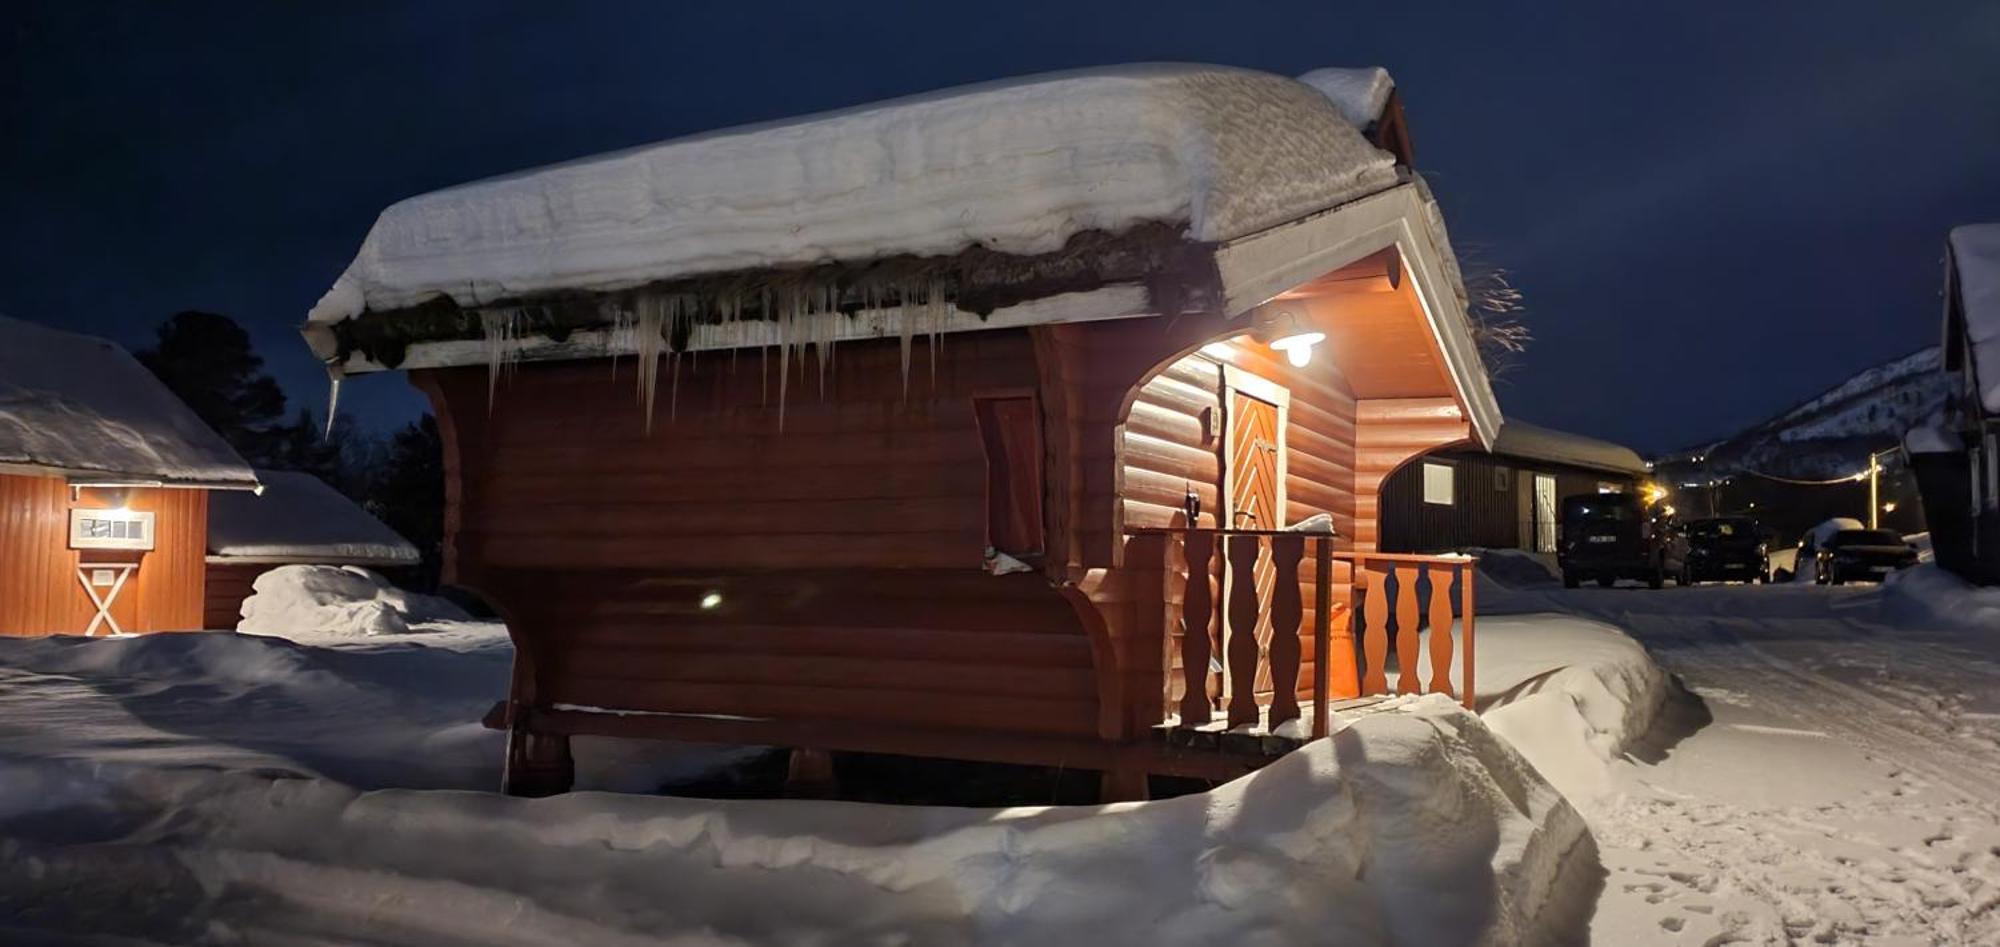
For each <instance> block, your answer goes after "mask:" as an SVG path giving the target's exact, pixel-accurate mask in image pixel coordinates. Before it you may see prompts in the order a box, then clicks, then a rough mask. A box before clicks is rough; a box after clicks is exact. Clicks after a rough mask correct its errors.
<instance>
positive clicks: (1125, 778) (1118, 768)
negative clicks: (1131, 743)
mask: <svg viewBox="0 0 2000 947" xmlns="http://www.w3.org/2000/svg"><path fill="white" fill-rule="evenodd" d="M1151 798H1152V790H1151V789H1150V788H1149V787H1148V786H1147V785H1146V768H1145V767H1143V766H1140V765H1139V764H1137V763H1131V762H1118V763H1114V764H1112V766H1111V768H1110V769H1107V770H1105V771H1104V779H1103V782H1101V783H1099V784H1098V792H1097V801H1098V802H1100V803H1103V802H1145V801H1146V800H1148V799H1151Z"/></svg>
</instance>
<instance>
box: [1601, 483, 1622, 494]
mask: <svg viewBox="0 0 2000 947" xmlns="http://www.w3.org/2000/svg"><path fill="white" fill-rule="evenodd" d="M1597 492H1599V493H1624V492H1625V485H1624V484H1622V483H1613V482H1612V481H1609V480H1599V481H1597Z"/></svg>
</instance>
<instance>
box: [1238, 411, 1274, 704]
mask: <svg viewBox="0 0 2000 947" xmlns="http://www.w3.org/2000/svg"><path fill="white" fill-rule="evenodd" d="M1278 430H1279V429H1278V406H1277V405H1275V404H1273V403H1271V402H1269V401H1266V400H1264V399H1261V398H1257V397H1254V396H1252V395H1247V394H1244V393H1243V392H1241V391H1237V390H1235V389H1231V390H1230V391H1229V457H1228V464H1227V465H1226V467H1225V468H1224V475H1225V476H1227V477H1228V479H1229V515H1230V524H1229V525H1230V526H1231V527H1233V528H1235V529H1282V528H1283V527H1284V525H1285V515H1284V511H1283V510H1280V509H1279V508H1278V493H1279V490H1278V478H1279V476H1280V474H1279V471H1280V470H1282V469H1283V465H1282V464H1281V463H1280V462H1279V460H1280V456H1281V452H1282V451H1283V449H1284V447H1283V441H1282V440H1281V439H1280V438H1279V436H1278ZM1253 572H1254V576H1253V578H1254V581H1255V582H1256V586H1257V645H1258V650H1259V651H1260V652H1261V651H1266V650H1268V649H1269V648H1270V645H1271V607H1270V606H1271V590H1272V589H1273V588H1274V587H1275V585H1276V579H1277V569H1276V567H1274V566H1273V565H1272V564H1271V557H1270V554H1269V553H1268V552H1265V551H1261V550H1260V551H1259V552H1258V554H1257V565H1256V568H1255V569H1254V570H1253ZM1241 578H1242V577H1240V576H1233V575H1232V576H1231V577H1230V581H1231V582H1232V583H1234V582H1237V581H1241ZM1224 601H1227V598H1226V593H1225V599H1224ZM1256 691H1257V694H1258V696H1259V699H1260V700H1261V699H1263V698H1264V697H1265V696H1266V695H1268V694H1270V693H1271V691H1272V687H1271V668H1270V664H1269V663H1268V662H1265V661H1259V662H1258V663H1257V686H1256ZM1223 693H1228V690H1227V687H1226V682H1225V689H1224V691H1223Z"/></svg>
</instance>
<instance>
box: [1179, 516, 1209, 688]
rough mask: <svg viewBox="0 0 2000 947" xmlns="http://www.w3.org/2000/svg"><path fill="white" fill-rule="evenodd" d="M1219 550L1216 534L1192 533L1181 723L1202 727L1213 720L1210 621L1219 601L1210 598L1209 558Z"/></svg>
mask: <svg viewBox="0 0 2000 947" xmlns="http://www.w3.org/2000/svg"><path fill="white" fill-rule="evenodd" d="M1214 548H1215V534H1214V533H1212V532H1207V531H1204V530H1189V531H1188V534H1187V543H1186V558H1187V570H1188V571H1187V588H1186V590H1185V591H1184V593H1183V594H1182V596H1181V682H1182V686H1183V687H1184V688H1185V690H1183V691H1182V692H1181V707H1180V709H1181V723H1183V724H1187V725H1189V726H1199V725H1201V724H1204V723H1207V722H1208V721H1209V717H1210V710H1211V707H1210V704H1209V700H1208V666H1209V664H1210V662H1211V661H1213V660H1214V659H1213V656H1212V655H1213V652H1212V651H1211V650H1210V649H1209V637H1208V629H1209V621H1210V619H1211V618H1212V617H1213V615H1214V613H1215V600H1214V599H1213V598H1210V597H1209V590H1208V581H1209V564H1208V563H1209V558H1210V556H1211V554H1212V553H1213V551H1214Z"/></svg>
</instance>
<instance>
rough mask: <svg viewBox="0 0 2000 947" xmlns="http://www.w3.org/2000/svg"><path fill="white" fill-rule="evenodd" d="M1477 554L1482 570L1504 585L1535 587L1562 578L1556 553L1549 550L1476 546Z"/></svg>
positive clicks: (1481, 572)
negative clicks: (1532, 550)
mask: <svg viewBox="0 0 2000 947" xmlns="http://www.w3.org/2000/svg"><path fill="white" fill-rule="evenodd" d="M1473 554H1474V555H1476V556H1478V557H1479V573H1480V574H1481V575H1483V576H1486V577H1488V578H1491V579H1493V580H1494V581H1496V582H1499V583H1501V584H1502V585H1506V586H1511V587H1514V588H1532V587H1534V586H1538V585H1555V584H1557V583H1560V582H1561V581H1562V572H1561V571H1560V570H1559V569H1558V567H1557V566H1556V563H1555V556H1553V555H1550V554H1547V553H1533V552H1528V551H1527V550H1524V549H1475V550H1473Z"/></svg>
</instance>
